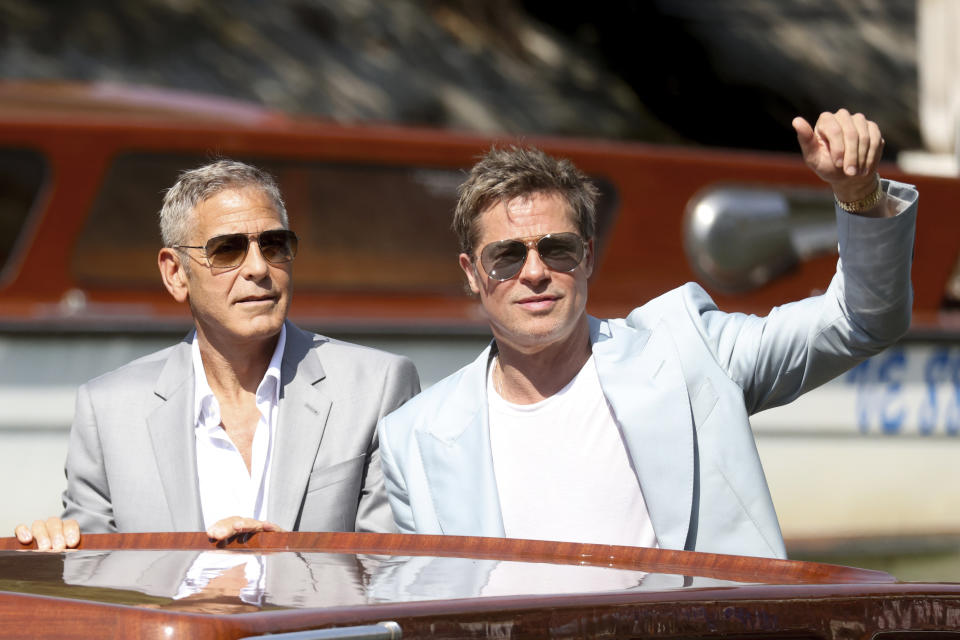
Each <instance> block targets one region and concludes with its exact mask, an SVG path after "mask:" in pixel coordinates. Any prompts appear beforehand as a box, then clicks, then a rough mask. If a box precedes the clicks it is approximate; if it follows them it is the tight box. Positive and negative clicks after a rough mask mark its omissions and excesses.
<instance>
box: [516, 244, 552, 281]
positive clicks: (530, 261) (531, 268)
mask: <svg viewBox="0 0 960 640" xmlns="http://www.w3.org/2000/svg"><path fill="white" fill-rule="evenodd" d="M541 240H543V238H542V237H540V238H528V239H525V240H521V242H522V243H523V245H524V247H525V248H526V253H525V254H524V256H523V263H522V264H521V265H520V270H519V271H518V275H520V277H521V278H525V279H534V280H539V279H541V278H543V276H544V275H545V274H546V273H547V270H548V267H547V263H546V262H544V261H543V256H542V255H541V254H540V241H541Z"/></svg>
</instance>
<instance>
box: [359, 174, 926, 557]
mask: <svg viewBox="0 0 960 640" xmlns="http://www.w3.org/2000/svg"><path fill="white" fill-rule="evenodd" d="M887 188H888V189H889V192H890V193H891V194H892V195H895V196H897V197H899V198H900V199H901V200H904V201H906V202H907V203H909V206H908V207H907V208H906V210H905V211H903V212H901V213H900V214H899V215H898V216H896V217H893V218H885V219H878V220H875V219H867V218H862V217H859V216H854V215H850V214H847V213H845V212H843V211H841V210H839V209H837V221H838V230H839V239H840V256H841V259H840V262H839V263H838V269H837V274H836V275H835V276H834V278H833V280H832V282H831V283H830V287H829V288H828V290H827V292H826V293H825V294H824V295H822V296H817V297H814V298H807V299H805V300H801V301H798V302H794V303H790V304H787V305H784V306H782V307H777V308H775V309H773V310H772V311H771V312H770V314H769V315H768V316H767V317H765V318H759V317H756V316H747V315H744V314H737V313H724V312H722V311H719V310H718V309H717V307H716V305H715V304H714V303H713V301H712V300H711V299H710V297H709V296H708V295H707V294H706V292H705V291H704V290H703V289H701V288H700V287H699V286H698V285H695V284H687V285H685V286H683V287H680V288H679V289H675V290H673V291H670V292H668V293H666V294H664V295H662V296H660V297H659V298H656V299H654V300H651V301H650V302H648V303H647V304H645V305H643V306H642V307H639V308H637V309H635V310H634V311H633V312H632V313H630V315H629V316H628V317H627V318H624V319H615V320H600V319H597V318H590V320H589V322H590V341H591V345H592V349H593V355H594V359H595V362H596V366H597V372H598V374H599V377H600V385H601V387H602V389H603V393H604V395H605V396H606V398H607V400H608V402H609V404H610V407H611V408H612V410H613V412H614V415H615V416H616V418H617V420H618V421H619V423H620V426H621V428H622V432H623V438H624V444H625V446H626V449H627V452H628V453H629V455H630V458H631V460H632V462H633V467H634V469H635V470H636V473H637V478H638V481H639V483H640V488H641V490H642V492H643V497H644V499H645V502H646V505H647V509H648V511H649V514H650V519H651V521H652V523H653V528H654V531H655V532H656V534H657V540H658V542H659V544H660V546H661V547H663V548H669V549H687V550H696V551H708V552H714V553H732V554H742V555H758V556H779V557H783V556H784V555H785V550H784V545H783V538H782V536H781V533H780V527H779V524H778V522H777V516H776V512H775V511H774V508H773V503H772V500H771V498H770V492H769V490H768V489H767V484H766V479H765V477H764V474H763V469H762V467H761V464H760V459H759V456H758V455H757V449H756V445H755V443H754V440H753V434H752V432H751V430H750V423H749V419H748V416H749V414H752V413H755V412H757V411H762V410H763V409H766V408H769V407H774V406H777V405H781V404H784V403H787V402H790V401H791V400H793V399H794V398H796V397H797V396H799V395H800V394H801V393H804V392H805V391H808V390H810V389H812V388H814V387H816V386H817V385H820V384H822V383H823V382H826V381H827V380H829V379H830V378H832V377H834V376H836V375H839V374H840V373H841V372H843V371H845V370H846V369H848V368H850V367H852V366H853V365H855V364H856V363H857V362H859V361H861V360H863V359H864V358H866V357H868V356H870V355H872V354H874V353H876V352H877V351H879V350H880V349H882V348H883V347H884V346H886V345H888V344H890V343H891V342H893V341H894V340H896V339H897V338H899V337H900V336H901V335H902V334H903V332H904V331H906V329H907V327H908V326H909V323H910V306H911V301H912V293H911V286H910V261H911V257H912V251H913V236H914V224H915V217H916V201H917V193H916V191H914V190H913V189H912V188H910V187H908V186H907V185H900V184H897V183H889V184H887ZM490 357H491V349H489V348H488V349H487V350H486V351H484V352H483V353H482V354H481V355H480V357H478V358H477V359H476V360H475V361H474V362H473V363H471V364H469V365H467V366H466V367H464V368H463V369H461V370H460V371H458V372H456V373H455V374H453V375H451V376H450V377H448V378H446V379H444V380H442V381H441V382H439V383H437V384H436V385H434V386H433V387H431V388H430V389H428V390H426V391H425V392H424V393H422V394H420V395H419V396H418V397H417V398H415V399H414V400H412V401H411V402H409V403H407V404H406V405H404V406H403V407H401V408H400V409H399V410H397V411H396V412H394V413H392V414H390V415H389V416H387V417H385V418H384V419H383V420H381V422H380V425H379V427H378V429H379V431H380V446H381V455H382V459H383V465H384V475H385V478H386V482H387V492H388V495H389V496H390V504H391V507H392V508H393V512H394V517H395V518H396V520H397V524H398V526H399V528H400V530H401V531H403V532H417V533H430V534H437V533H444V534H453V535H480V536H494V537H498V536H503V535H504V533H505V532H504V526H503V520H502V517H501V513H500V504H499V496H498V490H497V484H496V477H495V470H494V464H493V459H492V455H491V450H490V433H489V427H488V423H487V398H486V380H487V367H488V364H489V361H490ZM801 421H802V419H801ZM544 446H546V447H549V446H550V445H549V443H544ZM811 499H816V497H815V496H811Z"/></svg>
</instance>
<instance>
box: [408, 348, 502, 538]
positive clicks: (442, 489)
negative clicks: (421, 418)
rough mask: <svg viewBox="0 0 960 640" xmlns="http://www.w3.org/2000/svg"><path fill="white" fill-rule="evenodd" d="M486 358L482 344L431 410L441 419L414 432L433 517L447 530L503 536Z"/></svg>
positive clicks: (448, 531)
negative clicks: (454, 384) (430, 494)
mask: <svg viewBox="0 0 960 640" xmlns="http://www.w3.org/2000/svg"><path fill="white" fill-rule="evenodd" d="M489 358H490V348H489V347H488V348H486V349H484V351H483V353H481V354H480V356H479V357H478V358H477V359H476V360H474V361H473V362H472V363H471V364H470V365H469V366H468V367H467V368H466V369H465V370H464V372H463V375H462V376H461V378H460V381H459V383H458V385H457V388H456V389H455V390H454V392H453V393H451V394H450V396H449V397H448V399H447V401H446V403H445V405H444V406H443V407H441V408H440V410H439V411H437V412H436V415H437V416H438V417H442V419H440V420H435V421H432V422H431V423H430V424H429V426H428V428H427V429H426V430H424V431H418V432H417V444H418V445H419V447H420V457H421V459H422V460H423V467H424V473H425V474H426V476H427V480H428V483H429V485H430V488H431V490H432V491H433V495H434V505H435V508H436V512H437V520H438V521H439V525H440V529H441V530H442V531H443V533H445V534H447V535H472V536H476V535H480V536H490V537H503V536H504V530H503V518H502V517H501V514H500V497H499V495H498V492H497V481H496V478H495V476H494V471H493V454H492V453H491V450H490V426H489V423H488V420H487V393H486V388H487V364H488V361H489Z"/></svg>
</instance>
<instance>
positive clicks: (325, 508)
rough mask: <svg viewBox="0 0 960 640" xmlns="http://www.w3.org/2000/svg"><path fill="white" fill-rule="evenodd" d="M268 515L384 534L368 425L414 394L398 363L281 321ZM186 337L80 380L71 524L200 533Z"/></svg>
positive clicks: (71, 460)
mask: <svg viewBox="0 0 960 640" xmlns="http://www.w3.org/2000/svg"><path fill="white" fill-rule="evenodd" d="M280 386H281V390H280V405H279V414H278V421H277V431H276V448H275V450H274V453H273V456H274V458H273V463H272V471H271V473H272V475H271V478H270V482H271V485H270V486H271V490H270V503H269V507H268V519H269V520H270V521H272V522H275V523H276V524H278V525H279V526H281V527H283V528H284V529H288V530H293V531H353V530H355V529H356V530H366V531H392V530H393V522H392V518H391V516H390V508H389V506H388V504H387V500H386V496H385V493H384V488H383V475H382V473H381V470H380V461H379V457H380V454H379V447H378V440H377V434H376V429H375V426H376V424H377V420H379V419H380V417H382V416H383V415H385V414H386V413H389V412H390V411H392V410H393V409H396V408H397V407H398V406H400V405H401V404H402V403H403V402H404V401H406V400H407V399H408V398H410V397H411V396H412V395H414V394H415V393H416V392H417V391H418V390H419V380H418V378H417V372H416V369H415V368H414V366H413V363H411V362H410V361H409V360H408V359H406V358H403V357H400V356H395V355H392V354H388V353H384V352H382V351H376V350H374V349H369V348H366V347H361V346H357V345H352V344H348V343H345V342H339V341H337V340H332V339H330V338H326V337H324V336H319V335H316V334H312V333H307V332H304V331H301V330H300V329H298V328H297V327H296V326H294V325H293V323H291V322H289V321H288V322H287V342H286V348H285V350H284V353H283V363H282V367H281V381H280ZM193 396H194V374H193V364H192V360H191V353H190V336H187V338H185V339H184V340H183V341H182V342H180V343H179V344H177V345H175V346H173V347H169V348H167V349H164V350H162V351H158V352H156V353H153V354H151V355H148V356H144V357H143V358H140V359H138V360H135V361H133V362H131V363H129V364H127V365H125V366H123V367H120V368H119V369H117V370H115V371H112V372H110V373H107V374H105V375H103V376H101V377H99V378H96V379H94V380H91V381H90V382H88V383H86V384H84V385H83V386H81V387H80V389H79V391H78V393H77V407H76V413H75V416H74V421H73V426H72V428H71V430H70V444H69V449H68V452H67V462H66V469H65V471H66V476H67V488H66V491H64V493H63V504H64V513H63V517H64V518H75V519H76V520H77V521H78V522H79V523H80V528H81V531H83V532H89V533H97V532H113V531H121V532H140V531H201V530H203V514H202V511H201V506H200V492H199V487H198V482H197V473H196V464H197V463H196V440H195V436H194V417H193Z"/></svg>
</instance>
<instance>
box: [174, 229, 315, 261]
mask: <svg viewBox="0 0 960 640" xmlns="http://www.w3.org/2000/svg"><path fill="white" fill-rule="evenodd" d="M252 237H255V238H256V242H257V246H259V247H260V255H262V256H263V259H264V260H266V261H267V262H269V263H271V264H282V263H284V262H290V261H291V260H293V258H294V256H296V255H297V244H298V240H297V234H295V233H294V232H293V231H290V230H289V229H271V230H270V231H264V232H262V233H260V234H259V235H257V234H256V233H249V234H248V233H227V234H225V235H222V236H214V237H212V238H210V239H209V240H207V243H206V244H205V245H203V246H194V245H188V244H177V245H174V246H173V248H174V249H202V250H203V254H204V257H206V259H207V264H208V265H209V266H210V267H211V268H214V269H232V268H234V267H239V266H240V265H241V264H242V263H243V261H244V259H245V258H246V257H247V251H248V250H249V249H250V240H251V238H252Z"/></svg>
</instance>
